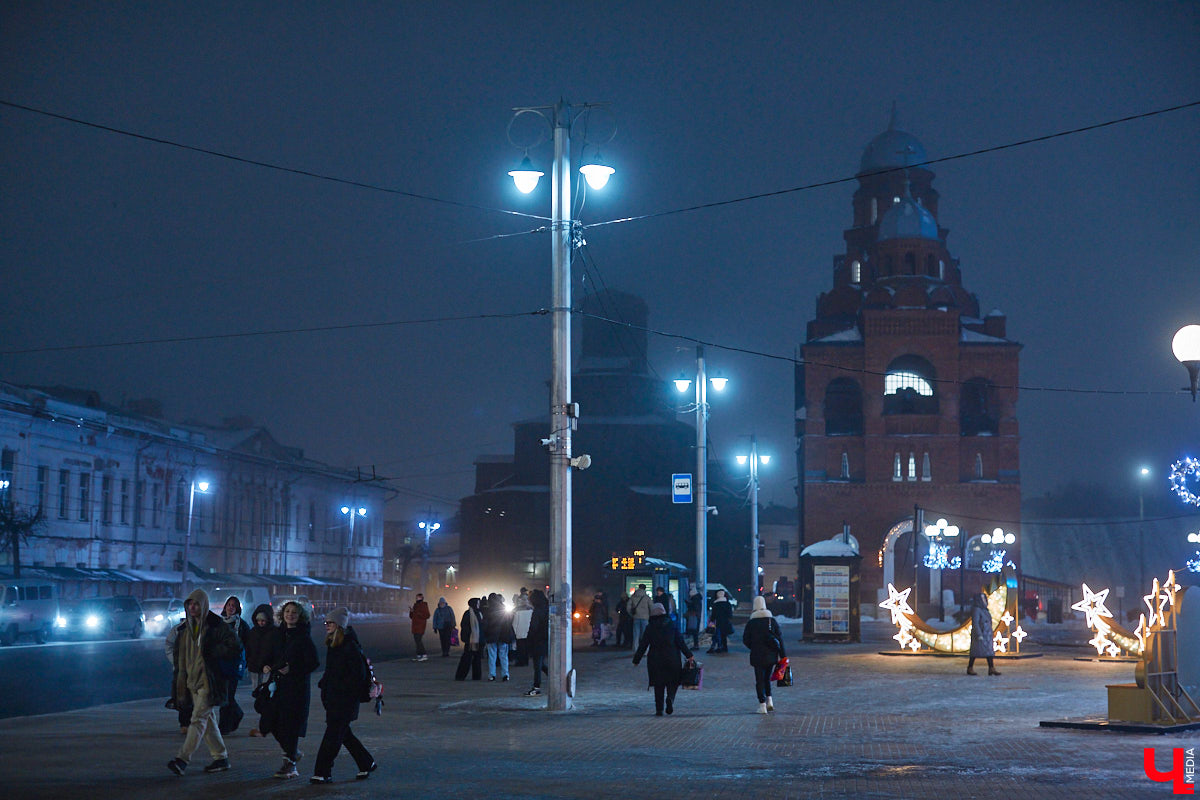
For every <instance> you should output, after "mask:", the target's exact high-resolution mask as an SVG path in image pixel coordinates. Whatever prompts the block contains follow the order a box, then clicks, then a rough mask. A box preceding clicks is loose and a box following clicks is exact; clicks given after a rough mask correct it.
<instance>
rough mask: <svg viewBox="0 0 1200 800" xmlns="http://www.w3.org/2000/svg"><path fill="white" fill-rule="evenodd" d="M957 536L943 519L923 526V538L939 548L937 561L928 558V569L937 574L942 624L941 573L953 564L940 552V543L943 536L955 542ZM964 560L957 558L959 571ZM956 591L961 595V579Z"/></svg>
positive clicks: (943, 600) (957, 531)
mask: <svg viewBox="0 0 1200 800" xmlns="http://www.w3.org/2000/svg"><path fill="white" fill-rule="evenodd" d="M958 534H959V530H958V526H957V525H951V524H949V523H948V522H946V520H944V519H939V520H938V521H937V524H935V525H926V526H925V536H926V537H927V538H928V539H929V540H930V541H934V542H937V544H938V548H939V549H938V557H937V559H933V557H932V556H931V557H930V564H929V569H930V572H931V573H932V571H933V570H934V569H936V570H937V573H938V618H939V619H941V620H942V621H943V622H945V621H946V592H945V591H944V590H943V588H942V571H943V570H944V569H945V568H946V567H947V566H948V567H950V569H954V563H953V562H948V561H947V560H946V554H945V553H944V552H942V551H941V549H940V548H941V542H942V537H943V536H945V537H946V538H948V539H954V540H955V541H957V540H958ZM931 549H932V548H931ZM964 560H965V559H963V558H962V557H961V556H960V557H959V562H958V566H959V568H960V569H961V568H962V566H963V561H964ZM958 591H959V594H960V595H961V594H962V581H961V579H960V581H959V590H958ZM961 603H962V598H961V597H960V598H959V604H960V605H961Z"/></svg>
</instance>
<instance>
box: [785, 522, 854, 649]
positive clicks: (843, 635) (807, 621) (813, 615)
mask: <svg viewBox="0 0 1200 800" xmlns="http://www.w3.org/2000/svg"><path fill="white" fill-rule="evenodd" d="M861 562H862V556H860V555H859V554H858V541H857V540H856V539H855V538H854V537H853V536H850V535H849V534H838V535H837V536H835V537H833V538H832V539H827V540H826V541H823V542H816V543H815V544H811V545H809V546H808V547H806V548H804V550H803V552H801V553H800V583H801V584H802V585H803V586H804V591H803V615H804V633H803V636H804V641H806V642H860V641H862V634H861V629H860V625H859V608H858V593H859V592H858V590H859V575H858V572H859V566H860V564H861Z"/></svg>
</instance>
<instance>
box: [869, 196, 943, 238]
mask: <svg viewBox="0 0 1200 800" xmlns="http://www.w3.org/2000/svg"><path fill="white" fill-rule="evenodd" d="M885 239H933V240H934V241H937V240H938V226H937V220H936V219H934V218H933V214H930V213H929V212H928V211H926V210H925V209H924V208H923V207H922V206H921V204H920V203H918V202H917V201H916V200H913V199H912V198H911V197H902V198H900V202H898V203H894V204H893V205H892V207H891V208H889V209H888V210H887V212H886V213H885V214H884V215H883V219H881V220H879V241H881V242H882V241H884V240H885Z"/></svg>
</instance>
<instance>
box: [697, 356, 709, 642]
mask: <svg viewBox="0 0 1200 800" xmlns="http://www.w3.org/2000/svg"><path fill="white" fill-rule="evenodd" d="M707 585H708V376H707V375H705V374H704V346H703V345H696V590H697V591H698V592H700V597H701V601H700V630H704V628H705V627H706V626H707V625H708V590H707V588H706V587H707Z"/></svg>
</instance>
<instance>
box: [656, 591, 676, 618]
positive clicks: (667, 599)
mask: <svg viewBox="0 0 1200 800" xmlns="http://www.w3.org/2000/svg"><path fill="white" fill-rule="evenodd" d="M654 602H655V603H659V604H661V605H662V607H663V608H665V609H666V610H667V616H668V617H670V618H671V619H676V618H677V617H678V616H679V613H678V612H679V609H678V607H677V606H676V605H675V595H673V594H671V593H670V592H668V591H667V590H666V589H664V588H663V587H661V586H656V587H654Z"/></svg>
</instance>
